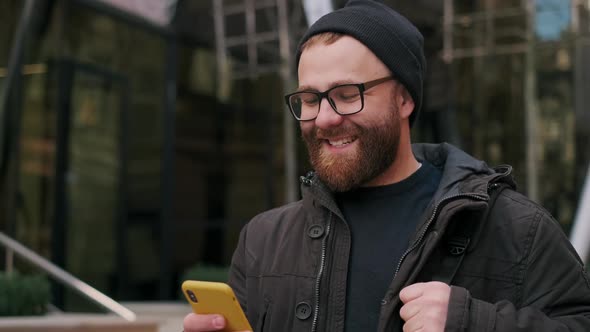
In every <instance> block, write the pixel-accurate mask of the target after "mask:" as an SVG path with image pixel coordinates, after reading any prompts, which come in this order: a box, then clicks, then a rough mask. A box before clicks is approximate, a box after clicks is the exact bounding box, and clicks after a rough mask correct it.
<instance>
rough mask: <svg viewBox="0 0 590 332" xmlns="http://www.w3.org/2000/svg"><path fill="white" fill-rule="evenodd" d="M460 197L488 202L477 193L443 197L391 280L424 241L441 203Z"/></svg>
mask: <svg viewBox="0 0 590 332" xmlns="http://www.w3.org/2000/svg"><path fill="white" fill-rule="evenodd" d="M460 197H466V198H472V199H474V200H478V201H487V200H488V196H486V195H482V194H477V193H469V194H456V195H451V196H447V197H444V198H443V199H441V200H440V201H439V202H438V203H437V204H436V206H435V207H434V211H432V215H431V216H430V219H428V222H427V223H426V226H424V229H423V230H422V232H421V233H420V236H419V237H418V239H417V240H416V241H414V244H412V246H411V247H410V248H408V249H407V250H406V251H405V252H404V253H403V255H402V257H401V258H400V260H399V262H398V263H397V268H396V269H395V273H394V274H393V279H395V277H396V276H397V273H398V272H399V269H400V268H401V266H402V262H403V261H404V259H405V258H406V256H408V255H409V254H410V253H411V252H412V251H413V250H414V249H416V248H417V247H418V246H419V245H420V244H421V242H422V240H423V239H424V236H426V232H427V231H428V228H430V225H431V224H432V222H433V221H434V218H435V217H436V214H437V213H438V209H439V208H440V206H441V205H442V204H443V203H446V202H447V201H450V200H453V199H457V198H460ZM383 301H385V300H383Z"/></svg>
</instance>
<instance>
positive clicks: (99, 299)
mask: <svg viewBox="0 0 590 332" xmlns="http://www.w3.org/2000/svg"><path fill="white" fill-rule="evenodd" d="M0 243H1V244H2V245H4V246H5V247H6V248H7V256H12V253H11V252H14V253H16V254H17V255H18V256H20V257H22V258H23V259H25V260H26V261H28V262H29V263H31V264H33V265H35V266H36V267H38V268H40V269H41V270H43V271H45V272H47V274H49V275H50V276H52V277H53V278H54V279H55V280H57V281H59V282H61V283H62V284H63V285H65V286H67V287H69V288H71V289H73V290H75V291H77V292H78V293H80V294H82V295H83V296H86V297H87V298H88V299H90V300H91V301H93V302H95V303H96V304H98V305H100V306H102V307H104V308H105V309H107V310H108V311H110V312H112V313H114V314H117V315H119V316H121V317H122V318H124V319H125V320H127V321H129V322H133V321H135V320H136V319H137V316H136V315H135V313H134V312H133V311H131V310H129V309H127V308H125V307H124V306H122V305H121V304H119V303H118V302H116V301H115V300H113V299H111V298H110V297H108V296H106V295H105V294H103V293H101V292H100V291H98V290H97V289H96V288H94V287H92V286H90V285H88V284H87V283H85V282H83V281H82V280H80V279H78V278H76V277H74V276H73V275H71V274H70V273H68V272H66V271H64V270H63V269H61V268H60V267H59V266H57V265H55V264H53V263H51V262H50V261H48V260H47V259H45V258H44V257H42V256H40V255H38V254H37V253H35V252H34V251H32V250H31V249H29V248H27V247H25V246H23V245H22V244H20V243H19V242H17V241H15V240H13V239H12V238H10V237H8V236H7V235H5V234H4V233H2V232H0Z"/></svg>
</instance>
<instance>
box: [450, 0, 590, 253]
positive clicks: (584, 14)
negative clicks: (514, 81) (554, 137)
mask: <svg viewBox="0 0 590 332" xmlns="http://www.w3.org/2000/svg"><path fill="white" fill-rule="evenodd" d="M458 3H459V2H458V1H456V0H444V3H443V49H442V54H441V57H442V59H443V60H444V61H445V62H446V63H447V64H452V63H453V62H454V61H457V60H460V59H466V58H470V59H473V61H474V64H475V66H476V68H480V69H482V70H485V69H484V68H485V65H484V62H485V61H486V59H487V58H488V57H489V56H496V55H519V56H522V57H523V59H524V71H523V75H524V77H523V82H524V106H525V110H524V112H525V114H524V115H525V116H524V119H525V128H524V129H525V131H526V134H525V137H526V148H525V149H526V154H525V159H526V176H527V179H526V184H527V188H526V191H527V194H528V196H529V197H530V198H531V199H533V200H535V201H539V198H540V197H539V181H540V180H539V177H540V175H539V145H540V140H539V138H540V135H541V133H540V128H539V105H538V97H539V96H538V95H537V83H538V82H537V72H536V62H537V51H538V48H537V44H538V43H539V40H538V38H537V31H536V28H537V24H536V23H537V22H536V20H537V18H538V14H539V13H552V15H560V14H558V13H557V12H558V11H559V12H563V5H564V4H565V3H566V2H559V3H556V2H552V1H543V0H518V1H517V0H514V1H508V0H506V1H495V0H480V1H479V2H477V4H479V5H480V6H479V8H480V10H472V11H469V10H467V11H466V12H462V13H458V10H457V8H456V4H458ZM567 5H568V6H569V13H568V14H569V27H568V31H567V32H568V35H567V36H568V37H567V38H565V40H564V41H565V42H566V43H569V45H571V46H573V48H574V50H573V52H572V58H573V62H574V66H575V68H576V70H574V72H573V76H574V78H573V82H574V90H575V91H574V95H575V101H574V109H575V111H576V113H577V115H578V116H579V119H586V120H588V118H589V116H588V115H584V114H587V112H584V111H583V109H585V108H587V106H588V105H590V98H589V97H588V96H587V91H588V87H589V85H590V78H589V76H590V74H589V73H588V65H587V64H586V63H585V61H584V59H585V58H586V59H587V55H588V54H590V19H589V17H590V15H589V13H590V0H570V1H568V2H567ZM556 18H558V17H556ZM475 103H476V104H477V103H478V101H477V100H476V101H475ZM582 122H583V120H582ZM585 123H586V126H587V123H588V121H585ZM578 126H580V124H578ZM580 129H581V130H583V131H584V132H588V129H587V128H580ZM586 176H587V178H586V181H585V183H586V184H585V188H584V189H583V190H582V192H583V193H585V194H584V195H582V196H583V197H582V199H581V200H580V207H579V208H578V212H577V216H576V218H575V219H574V229H573V231H572V238H573V240H572V242H574V246H575V247H576V248H577V249H578V250H579V254H580V256H582V257H583V258H585V257H587V251H588V250H589V246H588V245H587V243H588V237H589V236H590V220H588V219H587V218H588V210H587V209H583V208H582V207H584V205H587V204H588V201H589V200H590V198H589V197H590V195H589V194H588V193H589V192H590V188H588V186H590V181H589V180H588V176H590V174H588V175H586ZM582 215H584V216H585V217H582ZM581 219H584V220H581Z"/></svg>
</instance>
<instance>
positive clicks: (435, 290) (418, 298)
mask: <svg viewBox="0 0 590 332" xmlns="http://www.w3.org/2000/svg"><path fill="white" fill-rule="evenodd" d="M450 297H451V287H449V285H447V284H445V283H442V282H438V281H431V282H424V283H417V284H413V285H410V286H408V287H406V288H404V289H402V291H401V292H400V293H399V298H400V300H401V301H402V302H403V303H404V305H403V306H402V308H401V310H400V312H399V314H400V316H401V318H402V319H403V320H404V321H405V322H406V323H405V324H404V332H414V331H420V332H443V331H444V330H445V323H446V321H447V311H448V307H449V298H450Z"/></svg>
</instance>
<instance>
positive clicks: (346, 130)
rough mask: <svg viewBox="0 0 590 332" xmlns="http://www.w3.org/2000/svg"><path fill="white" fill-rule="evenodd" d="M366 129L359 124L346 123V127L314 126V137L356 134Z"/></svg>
mask: <svg viewBox="0 0 590 332" xmlns="http://www.w3.org/2000/svg"><path fill="white" fill-rule="evenodd" d="M363 131H364V129H363V128H362V127H360V126H358V125H352V124H351V125H346V126H344V127H336V128H328V129H322V128H317V127H316V128H314V130H313V137H315V138H329V137H335V136H355V135H359V134H361V133H363Z"/></svg>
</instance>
